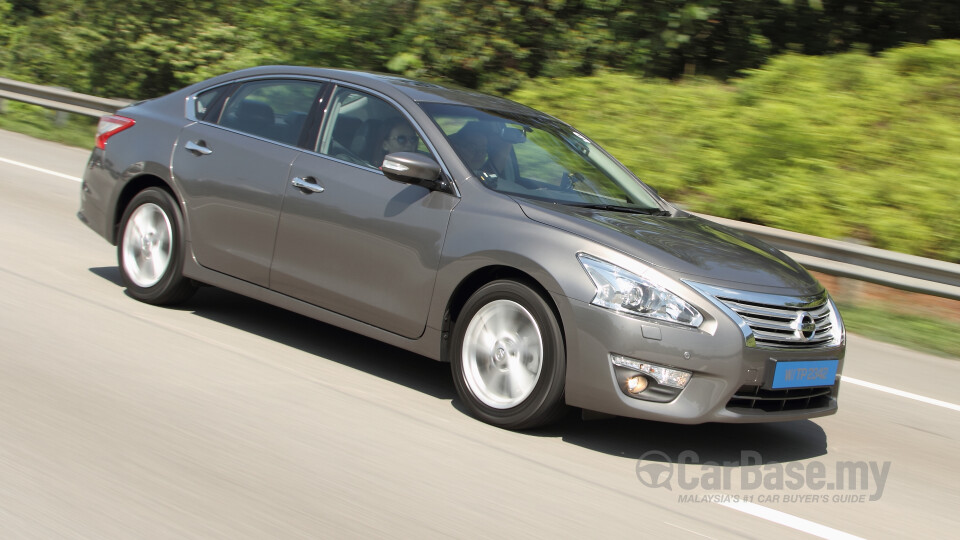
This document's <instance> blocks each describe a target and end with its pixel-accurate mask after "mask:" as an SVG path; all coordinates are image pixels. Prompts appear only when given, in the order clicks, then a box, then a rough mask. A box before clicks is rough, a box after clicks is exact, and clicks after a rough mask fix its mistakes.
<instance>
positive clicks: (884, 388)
mask: <svg viewBox="0 0 960 540" xmlns="http://www.w3.org/2000/svg"><path fill="white" fill-rule="evenodd" d="M841 378H842V379H843V381H844V382H848V383H850V384H856V385H858V386H863V387H866V388H870V389H872V390H877V391H880V392H886V393H888V394H893V395H895V396H900V397H905V398H907V399H913V400H916V401H920V402H922V403H927V404H929V405H936V406H937V407H943V408H945V409H952V410H954V411H960V405H957V404H956V403H950V402H947V401H940V400H939V399H933V398H928V397H926V396H921V395H919V394H911V393H910V392H904V391H903V390H897V389H896V388H890V387H889V386H883V385H881V384H875V383H872V382H867V381H861V380H860V379H854V378H853V377H847V376H846V375H843V376H842V377H841Z"/></svg>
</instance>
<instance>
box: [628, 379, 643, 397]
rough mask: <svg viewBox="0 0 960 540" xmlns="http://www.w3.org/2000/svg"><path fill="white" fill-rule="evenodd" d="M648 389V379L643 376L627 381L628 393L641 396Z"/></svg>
mask: <svg viewBox="0 0 960 540" xmlns="http://www.w3.org/2000/svg"><path fill="white" fill-rule="evenodd" d="M646 389H647V378H646V377H644V376H643V375H634V376H633V377H630V378H629V379H627V392H630V393H631V394H639V393H640V392H643V391H644V390H646Z"/></svg>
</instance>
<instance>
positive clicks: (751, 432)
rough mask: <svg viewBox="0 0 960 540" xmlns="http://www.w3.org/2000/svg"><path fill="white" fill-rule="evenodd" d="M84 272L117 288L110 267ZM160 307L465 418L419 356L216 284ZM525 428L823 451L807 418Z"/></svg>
mask: <svg viewBox="0 0 960 540" xmlns="http://www.w3.org/2000/svg"><path fill="white" fill-rule="evenodd" d="M90 272H92V273H93V274H95V275H97V276H99V277H101V278H103V279H105V280H107V281H110V282H111V283H114V284H116V285H118V286H120V287H122V286H123V285H122V281H121V279H120V271H119V269H118V268H117V267H115V266H114V267H101V268H91V269H90ZM164 309H178V310H183V311H188V312H191V313H193V314H195V315H197V316H199V317H203V318H205V319H209V320H211V321H215V322H217V323H220V324H225V325H228V326H231V327H233V328H236V329H239V330H242V331H244V332H249V333H251V334H254V335H258V336H261V337H263V338H265V339H269V340H272V341H275V342H277V343H282V344H284V345H286V346H289V347H293V348H295V349H298V350H301V351H303V352H306V353H308V354H311V355H314V356H318V357H321V358H324V359H327V360H331V361H333V362H337V363H339V364H342V365H345V366H348V367H351V368H353V369H356V370H358V371H362V372H365V373H369V374H370V375H374V376H376V377H379V378H381V379H384V380H388V381H391V382H394V383H396V384H401V385H403V386H406V387H407V388H410V389H412V390H416V391H418V392H422V393H424V394H427V395H429V396H432V397H434V398H436V399H438V400H445V401H449V402H450V404H451V406H452V407H454V408H456V409H457V410H459V411H461V412H463V414H464V415H465V417H466V416H467V415H468V414H469V413H468V412H467V411H466V409H465V408H464V407H463V405H462V403H460V401H459V399H458V398H457V397H456V391H455V390H454V387H453V382H452V380H451V377H450V367H449V366H448V365H447V364H443V363H440V362H435V361H433V360H430V359H428V358H426V357H423V356H420V355H418V354H414V353H411V352H408V351H405V350H403V349H400V348H397V347H393V346H391V345H387V344H384V343H381V342H379V341H376V340H374V339H370V338H367V337H364V336H361V335H359V334H355V333H353V332H350V331H347V330H343V329H341V328H338V327H335V326H332V325H329V324H325V323H322V322H319V321H316V320H314V319H311V318H309V317H305V316H302V315H298V314H296V313H293V312H291V311H287V310H284V309H281V308H277V307H274V306H272V305H269V304H266V303H263V302H260V301H258V300H254V299H251V298H247V297H245V296H242V295H239V294H235V293H232V292H229V291H226V290H223V289H219V288H216V287H201V288H200V290H199V291H197V294H196V295H194V296H193V297H192V298H190V299H189V300H188V301H186V302H185V303H183V304H181V305H178V306H174V307H172V308H164ZM525 433H527V434H528V435H530V436H534V437H550V438H559V439H561V440H563V441H564V442H566V443H569V444H574V445H577V446H581V447H583V448H587V449H590V450H593V451H595V452H601V453H604V454H609V455H612V456H617V457H623V458H627V459H639V458H641V457H642V458H643V459H645V460H651V461H666V460H670V461H671V462H674V463H676V462H678V460H679V459H680V457H681V453H683V452H687V454H684V455H686V456H689V455H690V454H689V452H690V451H693V452H696V455H697V458H698V461H699V462H700V463H704V462H712V463H717V464H720V465H724V466H731V467H736V466H739V465H740V461H741V459H742V457H743V455H744V454H743V452H756V453H757V454H759V455H760V456H761V459H762V462H763V463H769V462H781V463H782V462H789V461H795V460H801V459H807V458H812V457H817V456H821V455H824V454H826V450H827V436H826V433H825V432H824V431H823V429H821V428H820V426H818V425H817V424H816V423H814V422H812V421H809V420H801V421H795V422H786V423H773V424H702V425H693V426H686V425H678V424H667V423H663V422H653V421H646V420H636V419H630V418H609V419H603V420H582V419H581V417H580V411H579V409H575V410H571V411H570V414H568V415H567V416H566V417H565V418H564V420H563V421H561V422H560V423H558V424H556V425H553V426H549V427H547V428H543V429H538V430H531V431H527V432H525ZM751 455H754V456H755V454H751Z"/></svg>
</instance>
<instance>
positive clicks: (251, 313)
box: [173, 287, 455, 400]
mask: <svg viewBox="0 0 960 540" xmlns="http://www.w3.org/2000/svg"><path fill="white" fill-rule="evenodd" d="M173 309H181V310H185V311H190V312H192V313H193V314H194V315H197V316H199V317H203V318H205V319H209V320H212V321H215V322H218V323H220V324H226V325H228V326H232V327H234V328H237V329H239V330H242V331H244V332H249V333H251V334H255V335H258V336H261V337H263V338H266V339H269V340H271V341H275V342H277V343H282V344H284V345H286V346H289V347H293V348H295V349H299V350H301V351H303V352H305V353H308V354H311V355H313V356H317V357H320V358H323V359H326V360H331V361H333V362H337V363H338V364H342V365H345V366H348V367H351V368H353V369H356V370H358V371H363V372H365V373H369V374H370V375H374V376H376V377H379V378H381V379H385V380H388V381H392V382H394V383H397V384H401V385H403V386H406V387H408V388H410V389H413V390H416V391H418V392H422V393H424V394H427V395H429V396H432V397H434V398H437V399H440V400H452V399H453V398H454V397H455V391H454V388H453V383H452V382H451V380H450V367H449V366H448V365H447V364H442V363H440V362H435V361H433V360H430V359H429V358H426V357H424V356H420V355H418V354H414V353H412V352H408V351H405V350H403V349H400V348H397V347H394V346H391V345H387V344H385V343H381V342H379V341H377V340H375V339H371V338H367V337H364V336H361V335H360V334H355V333H353V332H350V331H348V330H343V329H341V328H338V327H336V326H332V325H329V324H326V323H322V322H320V321H317V320H314V319H311V318H309V317H306V316H303V315H299V314H297V313H293V312H292V311H287V310H285V309H281V308H278V307H274V306H272V305H270V304H266V303H264V302H260V301H259V300H254V299H252V298H247V297H245V296H242V295H239V294H235V293H232V292H230V291H226V290H223V289H219V288H216V287H201V288H200V290H198V291H197V294H195V295H194V296H193V297H192V298H190V299H189V300H187V301H186V302H185V303H183V304H181V305H178V306H174V307H173Z"/></svg>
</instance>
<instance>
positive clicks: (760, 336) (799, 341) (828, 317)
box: [717, 294, 835, 349]
mask: <svg viewBox="0 0 960 540" xmlns="http://www.w3.org/2000/svg"><path fill="white" fill-rule="evenodd" d="M717 299H718V300H720V301H721V302H723V303H724V305H726V306H727V307H728V308H730V309H731V310H733V311H734V312H736V314H737V315H739V316H740V318H742V319H743V321H744V322H746V323H747V325H748V326H749V327H750V330H752V331H753V337H754V338H755V340H756V346H757V347H760V348H764V349H814V348H818V347H824V346H828V345H830V344H832V343H833V341H834V337H835V325H834V314H833V312H832V310H831V307H830V305H831V304H830V302H828V301H827V296H826V295H825V294H824V295H823V296H821V297H820V298H818V299H817V300H815V301H813V302H810V303H808V304H805V305H802V306H801V307H794V306H785V305H773V304H763V303H759V302H753V301H749V300H744V299H742V298H736V299H735V298H723V297H719V296H718V297H717ZM804 313H807V314H809V315H810V318H812V319H813V322H814V324H815V325H816V330H815V331H814V332H813V333H812V334H810V333H809V332H807V333H806V334H805V333H804V332H803V329H802V328H801V326H800V325H801V322H802V321H803V320H804V319H803V314H804Z"/></svg>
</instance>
